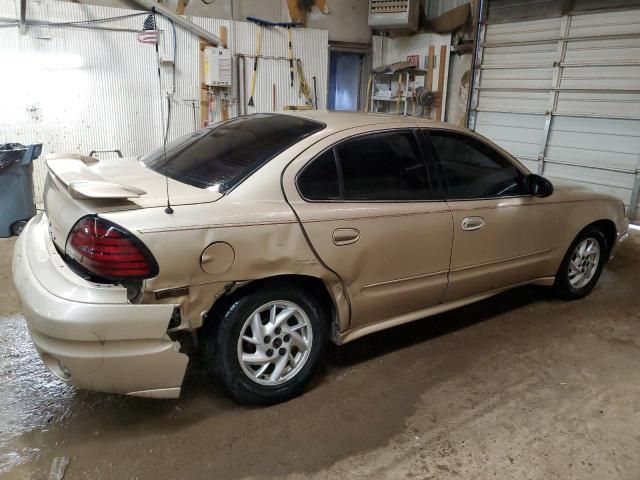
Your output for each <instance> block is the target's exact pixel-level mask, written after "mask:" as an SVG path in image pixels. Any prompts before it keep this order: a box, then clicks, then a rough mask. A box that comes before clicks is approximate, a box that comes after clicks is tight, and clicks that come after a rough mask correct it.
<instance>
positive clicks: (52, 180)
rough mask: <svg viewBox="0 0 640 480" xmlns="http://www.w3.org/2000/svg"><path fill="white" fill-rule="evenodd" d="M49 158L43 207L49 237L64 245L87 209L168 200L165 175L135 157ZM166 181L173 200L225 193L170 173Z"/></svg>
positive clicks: (123, 207) (192, 201) (106, 209)
mask: <svg viewBox="0 0 640 480" xmlns="http://www.w3.org/2000/svg"><path fill="white" fill-rule="evenodd" d="M46 164H47V168H48V170H49V174H48V176H47V180H46V183H45V189H44V205H45V211H46V213H47V216H48V218H49V230H50V232H51V237H52V239H53V241H54V243H55V244H56V245H57V246H58V248H60V249H61V250H64V244H65V242H66V239H67V236H68V234H69V232H70V230H71V229H72V228H73V226H74V225H75V223H76V222H77V221H78V220H79V219H80V218H81V217H83V216H85V215H91V214H100V213H106V212H113V211H121V210H133V209H141V208H154V207H164V206H165V205H166V204H167V183H166V179H165V177H164V176H163V175H161V174H159V173H156V172H154V171H153V170H151V169H149V168H147V167H145V166H144V165H143V164H141V163H140V162H138V160H137V159H136V158H133V157H132V158H118V159H107V160H98V159H96V158H93V157H87V156H84V155H75V154H56V155H49V156H47V158H46ZM168 187H169V196H170V198H171V204H172V205H187V204H195V203H204V202H213V201H215V200H218V199H219V198H220V197H221V196H222V194H221V193H219V192H217V191H214V190H208V189H202V188H196V187H193V186H190V185H187V184H184V183H181V182H178V181H175V180H172V179H168Z"/></svg>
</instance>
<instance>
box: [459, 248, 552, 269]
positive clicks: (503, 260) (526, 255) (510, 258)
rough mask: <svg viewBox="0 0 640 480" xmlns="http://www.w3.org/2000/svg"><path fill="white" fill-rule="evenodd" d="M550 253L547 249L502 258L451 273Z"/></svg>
mask: <svg viewBox="0 0 640 480" xmlns="http://www.w3.org/2000/svg"><path fill="white" fill-rule="evenodd" d="M550 251H551V249H550V248H547V249H546V250H540V251H538V252H533V253H525V254H524V255H516V256H515V257H508V258H501V259H499V260H491V261H490V262H485V263H477V264H474V265H468V266H466V267H459V268H452V269H451V270H450V272H460V271H462V270H469V269H471V268H478V267H484V266H487V265H495V264H496V263H503V262H509V261H512V260H519V259H521V258H527V257H533V256H535V255H542V254H544V253H549V252H550Z"/></svg>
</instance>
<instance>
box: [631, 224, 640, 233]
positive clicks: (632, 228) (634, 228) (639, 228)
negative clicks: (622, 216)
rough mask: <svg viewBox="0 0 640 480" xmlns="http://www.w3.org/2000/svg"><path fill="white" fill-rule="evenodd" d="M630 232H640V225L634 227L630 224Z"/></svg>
mask: <svg viewBox="0 0 640 480" xmlns="http://www.w3.org/2000/svg"><path fill="white" fill-rule="evenodd" d="M629 230H639V231H640V225H634V224H633V223H630V224H629Z"/></svg>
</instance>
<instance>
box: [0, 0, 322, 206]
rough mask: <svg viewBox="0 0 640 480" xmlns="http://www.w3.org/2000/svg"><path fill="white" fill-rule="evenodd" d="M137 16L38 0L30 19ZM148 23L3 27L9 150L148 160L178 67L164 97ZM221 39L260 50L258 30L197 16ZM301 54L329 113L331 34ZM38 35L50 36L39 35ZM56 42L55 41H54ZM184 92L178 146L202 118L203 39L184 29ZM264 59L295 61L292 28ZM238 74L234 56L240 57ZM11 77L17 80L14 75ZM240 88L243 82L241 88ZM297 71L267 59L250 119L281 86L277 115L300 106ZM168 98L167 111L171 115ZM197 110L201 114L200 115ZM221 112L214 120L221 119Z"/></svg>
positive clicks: (308, 41) (1, 5)
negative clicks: (222, 33)
mask: <svg viewBox="0 0 640 480" xmlns="http://www.w3.org/2000/svg"><path fill="white" fill-rule="evenodd" d="M132 12H133V11H132V10H124V9H115V8H106V7H98V6H91V5H76V4H73V3H68V2H51V3H50V2H41V3H39V4H38V3H35V2H29V19H30V20H36V19H38V20H47V21H50V22H68V21H77V20H88V19H97V18H105V17H112V16H118V15H127V14H131V13H132ZM0 17H4V18H17V12H16V10H15V5H14V2H7V1H5V2H0ZM144 18H145V17H144V16H139V17H134V18H128V19H123V20H118V21H116V22H110V23H108V24H99V25H100V26H103V27H104V26H108V27H114V28H118V29H130V30H132V31H130V32H127V31H124V32H123V31H108V30H96V29H87V28H69V27H37V28H36V27H29V32H28V34H27V35H20V33H19V31H18V28H17V27H8V28H7V27H5V28H0V65H2V66H3V74H2V76H3V79H2V85H3V88H2V89H0V105H1V106H2V108H1V109H0V143H5V142H21V143H25V144H26V143H35V142H42V143H43V144H44V148H43V157H41V158H44V155H45V154H47V153H51V152H74V153H83V154H88V153H89V151H91V150H103V149H119V150H121V151H122V153H123V154H124V155H125V156H138V155H143V154H145V153H147V152H149V151H150V150H152V149H154V148H156V147H157V146H159V145H160V144H161V142H162V126H161V116H160V108H161V98H166V97H164V95H165V94H166V92H167V91H170V90H172V72H171V71H172V69H171V67H170V66H163V67H162V69H161V70H162V93H161V88H160V85H159V82H158V76H157V68H156V66H157V62H156V54H155V48H154V46H153V45H150V44H141V43H139V42H138V41H137V38H136V37H137V31H138V30H140V29H141V28H142V22H143V20H144ZM193 20H194V21H195V22H196V23H198V24H199V25H201V26H203V27H205V28H207V29H209V30H210V31H212V32H214V33H218V29H219V27H220V26H221V25H226V26H227V27H228V28H229V33H228V36H229V43H230V47H231V48H232V52H233V53H234V54H237V53H241V54H250V55H253V54H254V53H255V36H256V34H255V29H256V28H257V27H256V26H255V25H253V24H249V23H246V22H231V21H227V20H216V19H210V18H193ZM158 23H159V28H160V29H161V30H162V34H161V44H160V45H161V48H160V50H161V52H162V56H163V57H167V58H171V57H173V53H174V39H173V31H172V28H171V25H170V23H169V22H168V21H166V20H165V19H164V18H161V17H159V16H158ZM293 34H294V37H293V48H294V56H295V57H297V58H300V59H301V60H302V64H303V67H304V73H305V76H306V79H307V81H308V82H309V84H310V85H311V88H312V89H313V84H312V77H314V76H315V77H316V78H317V88H318V107H319V108H324V106H325V98H326V88H327V87H326V85H327V76H328V34H327V32H326V31H324V30H313V29H296V30H294V32H293ZM36 35H37V36H39V37H43V38H36ZM47 37H48V38H47ZM176 45H177V51H176V58H177V62H176V92H175V94H174V95H173V96H172V97H171V109H172V117H171V123H170V128H169V139H172V138H176V137H178V136H180V135H183V134H185V133H188V132H189V131H192V130H193V129H194V128H196V125H197V123H198V122H199V119H200V113H199V108H200V91H199V64H198V58H199V40H198V38H197V37H195V36H194V35H192V34H191V33H190V32H188V31H186V30H184V29H182V28H181V27H179V26H176ZM262 54H263V55H267V56H276V57H286V56H287V43H286V30H285V29H282V28H277V29H268V30H265V32H264V37H263V52H262ZM249 60H252V59H249V58H247V62H246V72H245V73H246V75H245V76H244V78H245V81H246V83H247V91H248V90H249V86H248V83H249V80H250V77H251V68H252V62H250V61H249ZM233 70H234V77H235V59H234V69H233ZM9 71H11V72H12V74H9ZM235 81H237V80H236V79H235V78H234V82H235ZM289 82H290V80H289V66H288V63H287V62H285V61H282V60H261V61H260V62H259V67H258V76H257V80H256V94H255V99H256V106H255V108H252V107H247V110H246V111H247V113H253V112H265V111H271V110H272V94H273V84H274V83H275V84H276V97H277V108H276V109H277V110H281V108H282V106H283V105H285V104H301V103H303V101H302V100H300V99H299V98H298V95H297V81H296V86H295V88H292V87H291V86H290V84H289ZM235 91H236V90H235V88H234V87H232V88H231V90H230V94H231V100H230V109H229V113H230V115H231V116H235V115H236V113H237V111H238V109H237V99H235V98H234V95H235ZM165 102H166V100H163V102H162V103H163V108H165V113H166V103H165ZM194 106H195V111H194ZM220 111H221V110H220V108H219V105H215V106H214V120H216V121H218V120H220V119H221V115H220ZM34 175H35V187H36V198H37V199H38V200H39V199H40V198H41V194H42V186H43V184H44V178H45V168H44V162H42V161H41V160H36V163H35V172H34Z"/></svg>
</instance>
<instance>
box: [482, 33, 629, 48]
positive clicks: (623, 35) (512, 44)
mask: <svg viewBox="0 0 640 480" xmlns="http://www.w3.org/2000/svg"><path fill="white" fill-rule="evenodd" d="M638 37H640V33H618V34H611V35H583V36H579V37H570V36H560V37H556V38H545V39H540V40H522V41H520V42H504V43H491V42H488V43H487V42H484V43H483V44H482V47H483V48H491V47H518V46H524V45H545V44H548V43H558V42H562V41H572V42H586V41H588V40H619V39H626V38H638Z"/></svg>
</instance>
